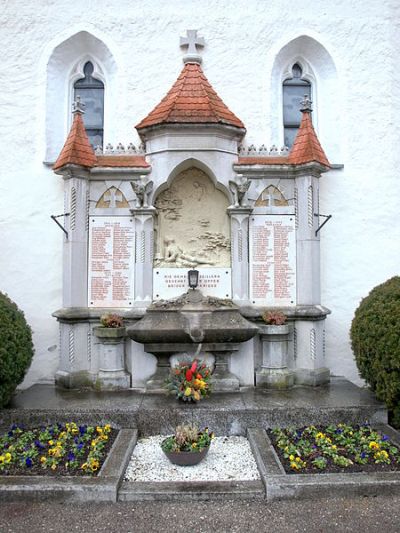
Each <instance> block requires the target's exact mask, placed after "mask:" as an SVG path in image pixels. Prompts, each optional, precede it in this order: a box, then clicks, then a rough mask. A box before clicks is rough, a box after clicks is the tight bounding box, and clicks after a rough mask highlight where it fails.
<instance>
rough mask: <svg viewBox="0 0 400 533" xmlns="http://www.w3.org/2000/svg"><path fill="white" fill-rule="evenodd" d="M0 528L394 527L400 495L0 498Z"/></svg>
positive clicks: (248, 531)
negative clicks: (87, 500)
mask: <svg viewBox="0 0 400 533" xmlns="http://www.w3.org/2000/svg"><path fill="white" fill-rule="evenodd" d="M0 531H1V533H20V532H21V533H22V532H23V533H26V532H27V531H29V533H41V532H46V533H61V532H63V533H71V532H74V531H78V532H79V533H89V532H90V533H95V532H107V533H116V532H118V533H119V532H123V533H129V532H131V533H151V532H164V531H165V532H167V531H171V532H185V533H187V532H189V531H190V532H191V533H208V532H212V533H220V532H222V533H225V532H227V533H228V532H229V533H236V532H245V533H252V532H257V533H263V532H273V533H280V532H303V531H305V532H307V533H314V532H318V533H326V532H327V533H330V532H347V531H352V532H358V531H362V532H363V533H368V532H374V533H376V532H377V531H385V533H392V532H393V533H394V532H396V533H397V532H398V531H400V497H398V496H385V497H382V496H377V497H375V498H363V497H356V498H329V499H320V500H318V502H314V501H313V500H308V501H301V502H296V501H291V502H271V503H267V502H255V501H247V502H238V501H226V502H193V503H176V502H140V503H133V502H126V503H116V504H108V503H98V504H97V503H96V504H93V503H91V504H58V503H57V504H56V503H50V502H47V503H33V502H23V503H0Z"/></svg>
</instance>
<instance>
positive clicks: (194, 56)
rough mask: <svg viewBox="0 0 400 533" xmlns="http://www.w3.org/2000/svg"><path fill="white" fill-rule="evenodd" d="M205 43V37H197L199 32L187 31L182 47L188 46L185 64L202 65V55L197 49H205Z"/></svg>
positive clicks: (182, 39) (181, 42) (184, 57)
mask: <svg viewBox="0 0 400 533" xmlns="http://www.w3.org/2000/svg"><path fill="white" fill-rule="evenodd" d="M204 44H205V42H204V38H203V37H197V30H186V37H181V40H180V46H181V47H184V46H187V47H188V48H187V51H186V54H185V55H184V56H183V62H184V63H201V55H200V54H199V53H198V51H197V47H201V48H203V46H204Z"/></svg>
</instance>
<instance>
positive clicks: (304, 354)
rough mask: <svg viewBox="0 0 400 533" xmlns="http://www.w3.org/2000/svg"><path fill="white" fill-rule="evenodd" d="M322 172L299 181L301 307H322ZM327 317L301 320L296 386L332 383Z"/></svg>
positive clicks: (305, 174)
mask: <svg viewBox="0 0 400 533" xmlns="http://www.w3.org/2000/svg"><path fill="white" fill-rule="evenodd" d="M319 178H320V172H319V170H318V169H317V168H315V167H309V168H307V169H302V170H301V172H299V173H298V174H297V176H296V179H295V198H296V207H297V210H296V225H297V231H296V241H297V305H304V306H318V307H319V306H321V279H320V238H319V233H318V234H317V235H316V230H317V228H318V216H316V214H318V211H319ZM324 329H325V315H324V317H323V318H322V319H321V318H316V319H314V320H312V321H302V320H297V321H296V323H295V331H296V344H297V354H296V369H295V374H296V383H299V384H306V385H319V384H321V383H324V382H327V381H329V369H328V368H326V366H325V360H324V354H323V332H324Z"/></svg>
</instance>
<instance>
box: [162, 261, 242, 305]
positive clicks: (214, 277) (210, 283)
mask: <svg viewBox="0 0 400 533" xmlns="http://www.w3.org/2000/svg"><path fill="white" fill-rule="evenodd" d="M188 270H189V268H155V269H154V270H153V299H154V300H169V299H170V298H176V297H178V296H180V295H181V294H183V293H185V292H187V291H188V290H189V284H188ZM197 270H198V271H199V285H198V287H197V288H198V289H199V290H200V291H201V292H202V293H203V294H204V295H205V296H215V297H216V298H223V299H225V298H231V297H232V288H231V277H232V276H231V269H230V268H198V269H197Z"/></svg>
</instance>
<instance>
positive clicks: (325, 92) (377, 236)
mask: <svg viewBox="0 0 400 533" xmlns="http://www.w3.org/2000/svg"><path fill="white" fill-rule="evenodd" d="M155 5H156V8H155ZM392 6H393V7H392ZM395 7H396V6H394V5H393V3H392V2H390V1H389V0H386V1H383V2H379V3H378V2H375V1H373V0H365V1H363V2H361V1H360V0H356V1H353V2H351V3H348V2H339V3H337V2H336V3H332V2H330V1H328V0H324V1H321V0H319V1H317V0H307V1H305V2H301V3H298V4H297V3H296V4H294V3H293V1H290V0H271V1H270V2H268V3H267V2H262V3H260V2H258V1H256V0H243V1H238V2H235V9H232V3H231V2H228V0H222V1H219V2H214V1H209V0H203V1H202V2H198V1H197V0H185V1H181V0H171V1H170V2H156V3H155V2H154V0H153V1H152V2H150V1H149V0H141V1H140V2H139V1H132V0H129V1H128V0H122V1H121V2H119V4H118V9H117V8H116V6H115V5H113V4H112V3H101V6H97V7H96V8H93V4H92V3H89V2H88V3H86V2H78V0H71V1H70V2H68V3H66V2H64V1H62V0H56V1H54V2H52V3H51V4H49V3H48V2H45V1H44V0H38V1H37V2H26V1H24V0H15V1H14V2H9V3H6V4H5V5H4V6H3V7H2V13H1V15H0V19H1V22H2V24H1V26H0V36H1V41H2V43H3V50H2V51H3V54H2V70H1V72H0V81H1V87H2V90H1V92H0V109H1V120H0V136H1V139H2V143H1V144H0V156H1V161H2V167H1V179H0V230H1V242H2V254H1V255H0V271H1V287H0V290H2V291H4V292H7V293H8V294H9V295H10V297H11V298H12V299H13V300H15V301H16V302H17V303H18V305H19V306H20V307H21V308H22V309H23V310H24V311H25V313H26V317H27V319H28V321H29V322H30V324H31V325H32V327H33V330H34V342H35V349H36V354H35V358H34V361H33V364H32V367H31V369H30V371H29V373H28V375H27V378H26V380H25V383H24V385H25V386H26V385H29V384H31V383H33V382H35V381H38V380H44V379H48V380H50V379H52V377H53V376H54V373H55V371H56V368H57V366H58V360H57V353H58V351H57V349H56V348H55V347H56V346H57V345H58V343H59V335H58V325H57V323H56V320H55V319H53V318H51V313H52V312H53V311H54V310H56V309H57V308H59V307H61V292H62V291H61V283H62V272H61V262H62V232H61V230H60V229H59V228H57V226H56V225H55V224H54V223H53V222H52V221H51V220H50V218H49V217H50V214H60V213H62V212H64V210H63V209H64V208H63V182H62V179H61V178H60V177H59V176H56V175H54V174H53V173H52V171H51V169H50V168H49V167H46V166H44V165H43V161H45V160H48V159H49V158H50V159H51V156H52V155H54V153H55V152H56V151H58V144H60V145H61V144H62V138H63V136H64V137H65V135H66V132H67V127H68V123H69V120H70V118H69V115H68V112H67V109H68V105H69V92H68V90H67V89H68V79H67V77H66V76H67V74H68V73H69V72H72V70H73V68H74V65H75V64H76V62H77V61H79V60H80V59H82V58H83V57H85V54H89V55H93V57H94V59H97V61H98V62H99V63H100V64H101V65H102V68H103V69H104V78H105V80H106V95H107V96H106V99H107V100H106V117H105V140H106V142H109V141H110V142H112V143H114V145H115V144H116V143H117V142H119V141H121V142H122V143H123V144H125V145H127V144H128V143H129V142H133V143H134V144H138V141H139V140H138V137H137V134H136V132H135V130H134V125H135V124H136V123H138V122H139V120H140V119H142V118H143V117H144V116H145V115H146V114H147V113H148V112H149V111H150V110H151V109H152V108H153V107H154V106H155V105H156V104H157V103H158V102H159V101H160V100H161V98H162V97H163V96H164V95H165V93H166V92H167V91H168V90H169V88H170V87H171V85H172V84H173V82H174V81H175V80H176V78H177V76H178V75H179V72H180V70H181V68H182V63H181V52H180V50H179V46H178V44H179V36H180V35H183V34H184V32H185V30H186V29H191V28H196V29H198V30H199V34H200V35H202V36H204V38H205V39H206V47H205V49H204V52H203V54H202V55H203V68H204V71H205V74H206V76H207V78H208V79H209V81H210V83H211V84H212V85H213V87H214V89H215V90H216V91H217V93H218V94H219V96H220V97H221V98H222V99H223V100H224V102H225V103H226V104H227V106H228V107H229V108H230V109H231V110H232V111H233V112H234V113H235V114H236V115H237V116H238V117H239V118H240V119H241V120H242V121H243V122H244V124H245V126H246V128H247V132H248V133H247V136H246V143H248V144H250V143H255V144H256V145H261V144H263V143H265V144H267V145H271V144H272V143H276V144H279V142H280V141H281V138H282V132H281V124H280V123H279V122H280V118H279V117H280V113H281V111H280V109H279V108H278V109H276V106H275V104H274V103H276V102H279V99H280V91H281V81H282V79H281V76H282V69H283V71H284V69H285V68H286V66H287V61H289V60H290V53H292V52H293V54H294V56H293V59H296V57H297V56H298V55H300V56H301V57H303V58H304V60H306V61H308V62H309V64H310V66H311V67H312V72H313V75H314V76H315V80H316V81H315V83H316V87H317V98H316V105H317V106H318V109H317V110H316V118H317V120H316V126H317V131H318V135H319V137H320V141H321V144H322V145H323V146H324V147H325V148H326V153H327V156H328V158H329V159H330V161H331V162H332V163H336V164H337V163H339V164H344V169H342V170H332V171H330V172H329V173H327V174H325V175H323V177H322V178H321V194H320V210H321V212H322V213H324V214H332V215H333V218H332V220H331V221H330V222H329V223H328V224H327V225H326V226H325V227H324V228H323V230H322V231H321V277H322V279H321V286H322V304H323V305H325V306H327V307H329V308H330V309H331V310H332V315H331V316H330V317H328V319H327V322H326V352H327V356H326V357H327V363H328V366H330V368H331V369H332V371H333V372H334V373H335V374H339V375H346V376H347V377H349V378H350V379H353V380H357V371H356V368H355V364H354V361H353V355H352V353H351V350H350V345H349V337H348V331H349V328H350V322H351V319H352V316H353V313H354V309H355V307H356V306H357V305H358V303H359V301H360V299H361V297H363V296H365V295H366V294H367V293H368V291H369V290H370V289H371V288H372V287H373V286H374V285H376V284H377V283H380V282H382V281H384V280H385V279H387V278H388V277H390V276H393V275H395V274H397V273H398V268H399V264H400V247H399V246H398V243H399V242H400V224H399V222H398V205H399V202H400V189H399V187H398V166H399V163H400V161H399V156H398V155H397V152H398V139H399V138H400V135H399V133H400V131H399V130H400V126H399V125H398V124H397V123H396V121H395V119H396V108H395V106H398V105H399V104H398V103H397V100H398V99H397V97H395V95H394V90H395V87H396V85H395V83H394V76H395V75H398V74H397V71H399V69H398V67H397V69H395V64H394V61H395V57H398V56H399V53H400V44H399V42H398V39H394V37H393V32H394V27H395V24H394V23H395V22H396V20H397V22H398V19H399V15H398V13H397V11H396V10H395ZM80 32H86V35H83V34H80V37H79V38H78V39H72V40H69V39H70V38H71V37H72V36H74V35H76V34H79V33H80ZM88 34H90V35H89V36H88ZM302 36H306V37H307V39H303V40H302V48H301V50H300V51H296V50H295V48H296V47H295V46H294V45H295V44H296V39H297V38H301V37H302ZM298 42H300V41H298ZM63 43H64V44H63ZM65 43H67V44H65ZM63 48H64V50H66V49H67V48H68V52H65V54H61V55H60V56H59V55H58V52H59V51H60V50H62V49H63ZM282 51H283V52H282ZM318 51H319V52H318ZM323 51H325V52H326V54H327V55H326V56H324V53H325V52H323ZM313 52H315V53H314V56H313V57H308V56H312V54H313ZM75 54H76V61H75V57H74V55H75ZM295 54H296V55H295ZM326 58H329V61H331V63H330V69H329V68H327V67H326V65H327V62H326ZM55 60H57V61H56V63H57V65H58V66H60V62H61V63H62V65H61V66H60V72H61V71H62V76H64V77H62V79H58V78H57V77H56V79H54V84H53V75H55V74H54V73H56V72H57V69H53V70H52V66H54V65H53V62H54V61H55ZM285 61H286V63H285ZM57 65H56V66H57ZM324 66H325V68H323V67H324ZM67 67H68V68H69V69H68V68H67ZM278 67H279V68H278ZM332 74H335V75H336V78H335V79H334V80H333V79H332ZM48 82H49V83H50V85H48ZM53 105H54V111H53ZM60 109H61V110H62V109H64V114H63V113H62V112H60ZM399 111H400V110H399V109H398V108H397V116H399ZM53 112H54V120H53V119H52V122H51V124H50V126H49V121H48V120H49V116H51V115H52V113H53ZM46 117H47V118H46ZM59 119H60V120H61V122H62V120H63V122H62V123H60V130H57V128H55V125H56V122H58V120H59ZM46 121H47V122H46ZM49 128H50V129H49ZM60 132H61V133H60ZM49 133H51V137H53V135H54V139H55V140H54V147H53V148H54V150H53V152H51V151H50V152H49V151H47V148H48V146H49V144H48V143H49ZM52 142H53V141H52ZM50 144H51V143H50ZM51 146H53V145H51Z"/></svg>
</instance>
